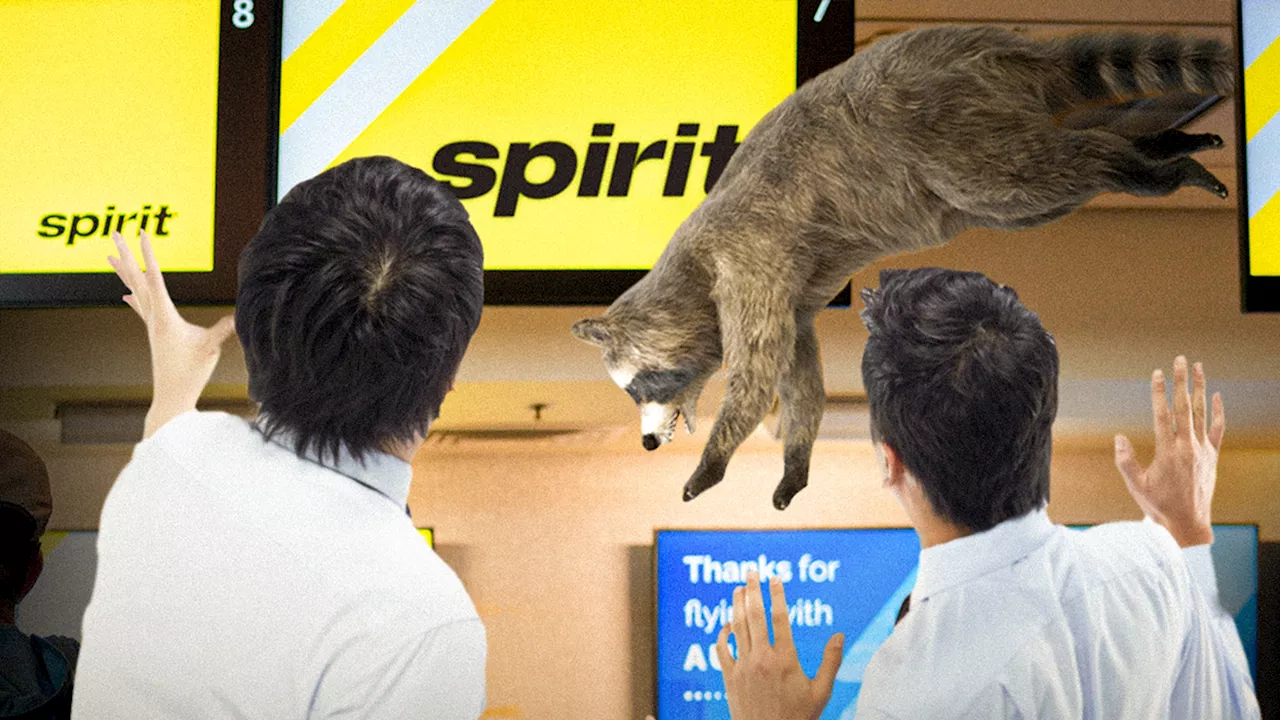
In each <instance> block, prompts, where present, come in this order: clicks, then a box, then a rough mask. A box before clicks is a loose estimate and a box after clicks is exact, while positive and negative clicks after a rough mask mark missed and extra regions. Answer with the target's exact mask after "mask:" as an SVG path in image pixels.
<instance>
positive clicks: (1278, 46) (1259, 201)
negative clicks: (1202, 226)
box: [1236, 0, 1280, 312]
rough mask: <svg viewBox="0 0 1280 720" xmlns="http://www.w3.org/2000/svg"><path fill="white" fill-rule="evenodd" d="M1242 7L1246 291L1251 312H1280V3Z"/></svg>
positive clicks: (1239, 109) (1257, 1)
mask: <svg viewBox="0 0 1280 720" xmlns="http://www.w3.org/2000/svg"><path fill="white" fill-rule="evenodd" d="M1237 9H1238V14H1237V24H1236V27H1237V32H1238V36H1237V42H1236V45H1237V47H1238V48H1239V50H1240V78H1239V82H1238V86H1239V92H1238V93H1237V95H1236V115H1237V125H1236V135H1237V137H1238V138H1239V142H1238V147H1239V149H1238V153H1239V155H1238V158H1239V161H1238V163H1237V166H1238V168H1239V177H1240V178H1241V179H1242V181H1241V182H1240V183H1238V184H1239V186H1240V191H1239V195H1240V197H1239V204H1240V273H1241V295H1242V302H1243V305H1244V310H1245V312H1259V311H1264V312H1280V4H1278V3H1276V2H1274V0H1240V2H1239V4H1238V6H1237Z"/></svg>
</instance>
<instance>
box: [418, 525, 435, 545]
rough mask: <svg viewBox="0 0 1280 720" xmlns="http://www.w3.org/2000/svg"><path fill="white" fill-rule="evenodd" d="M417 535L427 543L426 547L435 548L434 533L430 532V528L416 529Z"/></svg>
mask: <svg viewBox="0 0 1280 720" xmlns="http://www.w3.org/2000/svg"><path fill="white" fill-rule="evenodd" d="M418 534H419V535H421V536H422V539H423V540H426V541H427V547H435V546H436V538H435V533H434V532H432V531H431V528H418Z"/></svg>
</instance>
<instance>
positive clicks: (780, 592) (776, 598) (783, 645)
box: [769, 576, 796, 653]
mask: <svg viewBox="0 0 1280 720" xmlns="http://www.w3.org/2000/svg"><path fill="white" fill-rule="evenodd" d="M769 599H770V601H771V602H772V605H773V607H772V609H771V610H770V612H769V614H770V615H771V616H772V618H773V646H774V647H775V648H778V649H779V650H783V651H784V652H789V653H795V650H796V644H795V639H794V638H792V636H791V614H790V613H788V612H787V592H786V590H784V589H783V587H782V580H781V579H780V578H778V577H777V576H774V577H772V578H770V579H769Z"/></svg>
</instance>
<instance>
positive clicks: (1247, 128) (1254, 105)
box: [1244, 39, 1280, 140]
mask: <svg viewBox="0 0 1280 720" xmlns="http://www.w3.org/2000/svg"><path fill="white" fill-rule="evenodd" d="M1244 86H1245V87H1246V88H1248V91H1247V92H1248V97H1246V98H1245V103H1244V132H1245V137H1246V138H1247V139H1249V140H1252V139H1253V136H1254V135H1257V134H1258V131H1259V130H1261V129H1262V128H1263V126H1265V125H1266V124H1267V122H1269V121H1270V120H1271V118H1273V117H1275V115H1276V113H1277V112H1280V39H1277V40H1275V41H1274V42H1272V43H1271V44H1270V45H1269V46H1267V49H1266V50H1264V51H1263V52H1262V54H1261V55H1259V56H1258V58H1257V59H1256V60H1254V61H1253V63H1252V64H1251V65H1249V67H1247V68H1245V71H1244Z"/></svg>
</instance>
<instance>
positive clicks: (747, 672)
mask: <svg viewBox="0 0 1280 720" xmlns="http://www.w3.org/2000/svg"><path fill="white" fill-rule="evenodd" d="M769 594H770V596H771V597H772V600H773V610H772V613H771V614H772V616H773V621H772V624H773V644H772V645H770V644H769V623H770V621H769V618H767V617H765V614H764V596H763V595H762V594H761V592H760V577H759V575H758V574H756V573H754V572H751V573H748V574H747V585H746V587H745V588H743V587H739V588H737V589H736V590H734V591H733V622H732V628H731V627H730V625H729V624H726V625H725V626H724V627H722V628H721V629H720V637H719V639H718V640H717V642H716V655H717V656H719V660H720V672H721V673H723V675H724V689H725V695H726V696H727V697H728V700H729V714H730V715H731V716H733V718H734V720H815V719H816V718H817V717H818V716H819V715H821V714H822V710H823V708H825V707H826V706H827V701H828V700H830V699H831V688H832V686H833V685H834V684H835V681H836V671H837V670H839V669H840V660H841V657H842V652H843V650H844V635H843V634H841V633H836V634H835V635H833V636H831V640H829V641H828V642H827V647H826V649H825V650H824V651H823V654H822V665H821V666H819V668H818V674H817V676H816V677H814V678H813V679H809V676H808V675H805V674H804V669H803V668H801V667H800V658H799V657H798V656H797V655H796V644H795V640H794V639H793V638H792V636H791V617H790V615H788V614H787V597H786V593H785V592H784V591H783V588H782V581H781V580H779V579H778V578H776V577H775V578H772V579H771V580H770V582H769ZM730 633H732V634H733V636H734V638H735V640H736V641H737V646H738V657H737V658H736V659H735V658H734V657H733V654H732V653H731V652H730V651H729V635H730Z"/></svg>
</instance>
